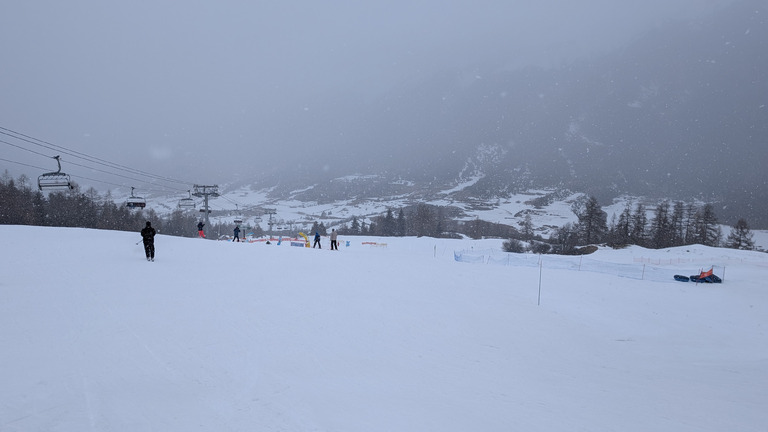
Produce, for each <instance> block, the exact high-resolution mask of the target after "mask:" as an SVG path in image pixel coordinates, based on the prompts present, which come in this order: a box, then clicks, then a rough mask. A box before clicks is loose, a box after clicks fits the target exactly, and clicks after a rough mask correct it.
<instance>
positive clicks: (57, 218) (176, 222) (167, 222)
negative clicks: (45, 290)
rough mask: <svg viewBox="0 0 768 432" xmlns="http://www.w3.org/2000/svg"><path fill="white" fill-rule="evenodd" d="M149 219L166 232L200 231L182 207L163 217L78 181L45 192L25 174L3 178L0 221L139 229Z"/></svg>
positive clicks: (188, 233)
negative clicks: (83, 187)
mask: <svg viewBox="0 0 768 432" xmlns="http://www.w3.org/2000/svg"><path fill="white" fill-rule="evenodd" d="M35 186H36V185H35ZM146 221H151V222H152V225H153V226H154V227H155V228H156V229H157V230H158V231H159V232H161V233H163V234H168V235H175V236H183V237H194V236H196V235H197V231H196V228H195V225H196V224H197V220H196V217H195V216H194V215H191V214H189V213H184V212H182V211H180V210H176V211H174V212H173V213H171V214H170V215H168V216H167V217H164V218H163V217H160V216H158V215H157V213H156V212H155V211H154V210H151V209H142V210H133V209H129V208H127V207H125V206H121V205H118V204H116V203H115V202H114V201H113V199H112V197H111V195H110V194H109V193H108V194H107V195H105V196H103V197H102V196H100V195H99V194H98V193H97V192H96V190H95V189H93V188H89V189H88V190H87V191H86V192H85V193H83V192H82V191H81V190H80V187H79V186H77V185H75V186H74V188H73V189H71V190H65V191H59V192H51V193H49V194H47V195H45V194H43V193H42V192H40V191H38V190H37V188H36V187H35V188H34V189H33V187H32V185H31V182H30V181H29V179H28V178H27V177H26V176H24V175H22V176H20V177H19V178H18V179H16V180H14V179H12V178H10V177H9V176H8V175H7V174H6V175H4V176H3V177H2V178H0V224H4V225H36V226H57V227H77V228H94V229H105V230H117V231H139V230H141V228H143V227H144V224H145V223H146Z"/></svg>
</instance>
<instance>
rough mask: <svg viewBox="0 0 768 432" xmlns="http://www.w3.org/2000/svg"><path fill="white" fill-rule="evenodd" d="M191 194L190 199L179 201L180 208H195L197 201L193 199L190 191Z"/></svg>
mask: <svg viewBox="0 0 768 432" xmlns="http://www.w3.org/2000/svg"><path fill="white" fill-rule="evenodd" d="M187 192H189V198H182V199H180V200H179V208H182V209H193V208H195V200H193V199H192V191H191V190H188V191H187Z"/></svg>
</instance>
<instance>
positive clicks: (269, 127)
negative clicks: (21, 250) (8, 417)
mask: <svg viewBox="0 0 768 432" xmlns="http://www.w3.org/2000/svg"><path fill="white" fill-rule="evenodd" d="M726 2H727V0H644V1H637V0H573V1H567V0H525V1H522V0H495V1H494V0H472V1H450V0H447V1H446V0H408V1H400V0H387V1H385V0H366V1H338V0H328V1H314V0H313V1H307V0H294V1H290V0H287V1H270V2H266V1H234V0H226V1H215V2H213V1H209V2H204V1H199V0H185V1H162V0H160V1H158V0H154V1H128V2H111V1H104V0H80V1H78V0H72V1H66V2H62V1H57V0H46V1H35V0H27V1H15V2H6V3H5V4H4V5H3V8H2V9H3V10H2V14H1V15H0V52H2V67H1V68H0V95H1V96H0V127H3V128H6V129H10V130H14V131H17V132H21V133H24V134H27V135H30V136H32V137H35V138H39V139H42V140H45V141H48V142H50V143H53V144H57V145H60V146H64V147H66V148H69V149H72V150H75V151H78V152H81V153H84V154H87V155H90V156H94V157H97V158H101V159H104V160H108V161H111V162H115V163H118V164H121V165H125V166H128V167H131V168H136V169H141V170H145V171H149V172H151V173H156V174H161V175H166V176H172V177H174V178H178V179H182V180H190V181H192V182H198V183H222V184H223V183H226V182H228V181H231V180H232V179H233V176H234V175H235V174H237V175H239V176H245V175H247V174H248V173H251V172H256V171H258V170H260V169H262V167H265V166H269V165H271V164H272V162H273V161H276V160H281V161H285V160H289V161H294V160H295V161H296V163H297V164H311V163H312V159H313V155H315V154H318V153H323V154H328V153H332V152H333V143H334V141H335V140H336V138H338V139H339V140H343V139H344V133H345V130H346V128H348V127H350V125H349V123H348V122H349V121H351V119H355V117H356V112H357V111H358V110H359V108H360V107H362V106H365V105H366V104H367V103H370V102H371V101H373V100H376V98H378V97H380V96H382V95H384V94H386V92H387V91H389V90H391V89H393V88H397V87H398V86H401V85H403V83H405V82H415V81H418V80H419V79H423V78H424V77H428V76H430V74H433V73H435V72H438V71H442V70H446V69H468V70H471V69H472V68H476V67H478V66H477V65H479V64H484V65H487V64H495V65H496V66H499V65H503V66H506V67H510V68H514V67H519V66H522V65H528V64H536V65H555V64H558V63H560V62H562V61H565V60H570V59H573V58H576V57H579V56H583V55H587V54H593V53H599V52H602V51H604V50H607V49H609V48H611V47H615V46H617V45H620V44H623V43H626V42H627V41H629V40H631V38H633V37H636V36H638V35H639V34H640V33H642V32H643V31H645V30H647V29H649V28H650V27H652V26H654V25H656V24H659V23H661V22H664V21H666V20H670V19H678V18H682V17H689V16H693V15H697V14H700V13H706V12H711V10H712V9H713V7H715V6H717V5H721V4H723V3H726ZM355 121H357V119H355ZM0 131H1V130H0ZM0 140H2V141H6V142H10V143H12V144H15V145H17V146H22V147H25V148H28V149H32V150H34V151H36V152H41V153H45V154H50V155H51V156H53V155H54V154H56V152H54V151H53V150H50V149H45V148H42V147H39V146H35V145H32V144H30V143H27V142H24V141H19V140H17V139H14V138H11V137H8V136H7V135H0ZM359 145H365V143H360V144H359ZM0 158H1V159H7V160H12V161H14V162H22V163H26V164H31V165H35V166H42V167H50V168H51V169H52V170H53V169H55V161H53V160H46V159H45V158H44V157H43V156H40V155H37V154H34V153H31V152H28V151H24V150H22V149H20V148H18V147H15V146H11V145H9V144H7V143H4V142H0ZM63 160H64V166H65V169H64V170H65V171H69V172H70V173H71V174H73V175H75V174H80V175H81V176H87V177H92V178H103V175H102V174H103V173H99V172H95V171H91V172H89V171H88V170H87V169H85V168H82V167H78V166H72V165H67V160H69V161H76V162H78V163H81V164H88V163H87V162H84V161H82V160H78V159H76V158H73V157H71V156H66V155H63ZM89 165H93V164H89ZM94 166H96V167H98V168H99V169H105V168H104V167H103V166H98V165H94ZM6 168H7V169H8V170H9V171H10V172H11V173H12V174H14V175H17V174H19V173H22V172H25V173H27V174H28V175H30V177H32V176H35V177H36V176H37V174H39V172H38V170H35V169H31V168H27V167H24V166H20V165H18V164H14V163H9V162H6V161H4V160H0V169H3V170H4V169H6ZM108 182H111V183H117V184H127V185H128V186H130V185H131V183H132V181H131V180H127V179H124V178H119V177H112V178H109V180H108ZM81 183H87V182H85V181H82V182H81ZM92 185H93V186H95V187H96V188H98V189H104V188H107V187H111V185H107V184H95V183H94V184H92ZM88 186H90V184H89V185H88ZM177 186H178V185H177ZM137 187H141V185H137Z"/></svg>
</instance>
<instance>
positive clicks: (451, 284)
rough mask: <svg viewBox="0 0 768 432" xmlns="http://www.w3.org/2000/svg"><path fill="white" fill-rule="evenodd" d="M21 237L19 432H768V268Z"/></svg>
mask: <svg viewBox="0 0 768 432" xmlns="http://www.w3.org/2000/svg"><path fill="white" fill-rule="evenodd" d="M0 236H1V237H2V239H3V242H2V249H1V251H0V258H1V259H2V263H3V264H2V266H3V277H2V278H1V279H0V299H2V300H1V301H0V344H1V345H2V355H1V356H0V359H2V364H1V367H0V383H2V385H0V430H1V431H4V432H21V431H23V432H31V431H47V432H50V431H71V432H83V431H125V432H140V431H164V432H168V431H180V432H181V431H183V432H191V431H289V432H292V431H302V432H304V431H334V432H346V431H348V432H362V431H366V432H375V431H381V432H393V431H398V432H403V431H419V432H421V431H441V432H446V431H456V432H467V431H484V432H491V431H499V432H501V431H505V432H506V431H527V432H532V431H551V432H561V431H624V432H626V431H638V432H647V431H654V432H658V431H674V432H686V431H690V432H693V431H696V432H701V431H713V432H714V431H717V432H722V431H740V432H749V431H755V432H757V431H760V432H765V431H766V430H768V411H766V406H768V385H766V384H768V335H767V334H766V332H768V284H767V283H766V280H768V255H767V254H764V253H758V252H744V251H735V250H728V249H716V248H707V247H704V246H687V247H681V248H674V249H666V250H658V251H655V250H648V249H642V248H637V247H631V248H627V249H623V250H600V251H598V252H597V253H595V254H593V255H591V256H589V259H590V260H591V261H590V262H591V263H592V265H591V266H590V267H589V269H586V268H579V267H576V266H570V267H568V266H557V265H548V264H549V263H557V262H558V260H560V259H565V257H556V256H544V257H542V258H541V259H542V261H541V264H540V265H536V263H539V261H537V260H538V259H539V257H537V256H527V257H525V259H527V260H532V261H533V262H534V264H533V265H494V264H496V263H498V262H501V261H503V259H500V255H501V256H503V254H502V253H501V252H500V247H501V240H482V241H476V240H443V239H440V240H437V239H432V238H370V237H340V240H341V247H340V250H339V251H338V252H336V251H330V250H328V239H327V238H324V239H323V249H322V250H317V249H308V248H302V247H292V246H290V243H289V242H283V243H282V244H281V245H277V244H275V242H273V243H272V244H265V243H264V242H254V243H231V242H218V241H211V240H202V239H188V238H177V237H169V236H164V235H158V237H157V239H156V242H155V243H156V248H157V260H156V262H147V261H146V260H145V258H144V253H143V248H142V246H141V245H140V244H137V242H139V240H140V237H139V234H138V232H115V231H98V230H87V229H73V228H44V227H28V226H7V225H6V226H0ZM347 241H349V246H347ZM459 251H463V252H462V253H463V254H464V256H475V257H480V258H478V259H477V263H466V262H457V261H456V260H455V259H454V256H455V255H454V254H455V253H456V252H459ZM516 258H520V257H516ZM569 259H571V258H569ZM585 259H586V258H585ZM515 262H516V261H515V260H508V264H509V263H512V264H514V263H515ZM518 262H519V261H518ZM595 262H597V263H599V262H604V263H605V266H602V267H601V266H599V265H595ZM617 263H619V264H626V265H633V266H637V268H638V269H639V268H642V267H643V266H645V267H646V270H648V271H647V272H645V273H643V272H638V273H637V274H635V275H634V276H631V277H628V276H626V275H621V274H614V272H613V271H612V270H611V269H614V268H616V264H617ZM711 266H715V273H716V274H718V275H719V276H722V277H724V282H723V283H722V284H694V283H683V282H676V281H674V280H673V279H672V276H673V275H674V274H683V275H690V274H695V273H698V272H699V271H700V270H701V269H703V268H704V269H707V268H709V267H711ZM651 267H652V268H653V271H650V269H651ZM664 271H666V272H668V278H666V277H664V278H659V277H658V275H659V272H664ZM651 274H653V275H654V276H655V277H654V278H645V276H646V275H651ZM638 275H639V276H638Z"/></svg>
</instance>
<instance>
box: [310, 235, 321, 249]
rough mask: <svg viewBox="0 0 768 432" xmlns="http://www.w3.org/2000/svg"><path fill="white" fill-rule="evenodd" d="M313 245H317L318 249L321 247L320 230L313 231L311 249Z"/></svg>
mask: <svg viewBox="0 0 768 432" xmlns="http://www.w3.org/2000/svg"><path fill="white" fill-rule="evenodd" d="M315 246H317V248H318V249H322V248H323V247H322V246H320V232H319V231H315V243H314V244H313V245H312V249H314V248H315Z"/></svg>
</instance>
